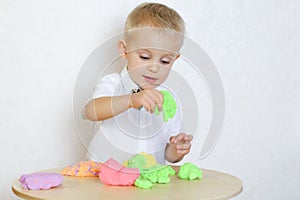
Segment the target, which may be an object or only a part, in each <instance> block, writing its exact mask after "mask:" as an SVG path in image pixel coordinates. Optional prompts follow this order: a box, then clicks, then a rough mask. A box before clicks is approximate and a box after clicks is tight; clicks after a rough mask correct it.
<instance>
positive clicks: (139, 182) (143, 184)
mask: <svg viewBox="0 0 300 200" xmlns="http://www.w3.org/2000/svg"><path fill="white" fill-rule="evenodd" d="M134 185H135V186H136V187H138V188H142V189H150V188H152V186H153V184H152V183H151V181H149V180H146V179H143V178H140V177H139V178H138V179H136V180H135V182H134Z"/></svg>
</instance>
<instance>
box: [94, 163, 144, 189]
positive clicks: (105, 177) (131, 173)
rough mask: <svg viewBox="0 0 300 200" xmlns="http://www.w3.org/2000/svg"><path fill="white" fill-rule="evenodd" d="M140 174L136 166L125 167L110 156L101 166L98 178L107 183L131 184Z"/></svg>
mask: <svg viewBox="0 0 300 200" xmlns="http://www.w3.org/2000/svg"><path fill="white" fill-rule="evenodd" d="M139 176H140V171H139V169H138V168H127V167H124V166H123V165H121V164H120V163H118V162H117V161H116V160H114V159H112V158H110V159H109V160H107V161H106V162H104V163H103V164H102V166H101V170H100V173H99V179H100V180H101V182H102V183H104V184H107V185H123V186H126V185H133V184H134V182H135V180H136V179H137V178H138V177H139Z"/></svg>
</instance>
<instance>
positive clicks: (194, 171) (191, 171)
mask: <svg viewBox="0 0 300 200" xmlns="http://www.w3.org/2000/svg"><path fill="white" fill-rule="evenodd" d="M178 177H179V178H181V179H185V180H195V179H201V178H202V170H201V169H199V168H198V167H197V166H196V165H194V164H193V163H190V162H187V163H185V164H183V165H182V166H181V167H180V169H179V172H178Z"/></svg>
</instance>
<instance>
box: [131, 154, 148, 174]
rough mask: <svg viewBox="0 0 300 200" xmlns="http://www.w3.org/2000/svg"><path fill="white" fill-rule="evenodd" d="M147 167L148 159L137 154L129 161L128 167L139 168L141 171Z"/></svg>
mask: <svg viewBox="0 0 300 200" xmlns="http://www.w3.org/2000/svg"><path fill="white" fill-rule="evenodd" d="M145 165H146V158H145V156H143V155H141V154H137V155H135V156H133V157H132V158H131V159H129V160H128V167H130V168H139V169H140V171H141V170H142V169H143V168H144V166H145Z"/></svg>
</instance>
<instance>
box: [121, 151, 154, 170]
mask: <svg viewBox="0 0 300 200" xmlns="http://www.w3.org/2000/svg"><path fill="white" fill-rule="evenodd" d="M123 165H124V166H125V167H130V168H139V169H140V170H142V169H144V168H148V167H153V166H155V165H156V160H155V157H154V156H153V155H151V154H147V153H144V152H142V153H140V154H137V155H135V156H133V157H132V158H131V159H129V160H126V161H125V162H124V163H123Z"/></svg>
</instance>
